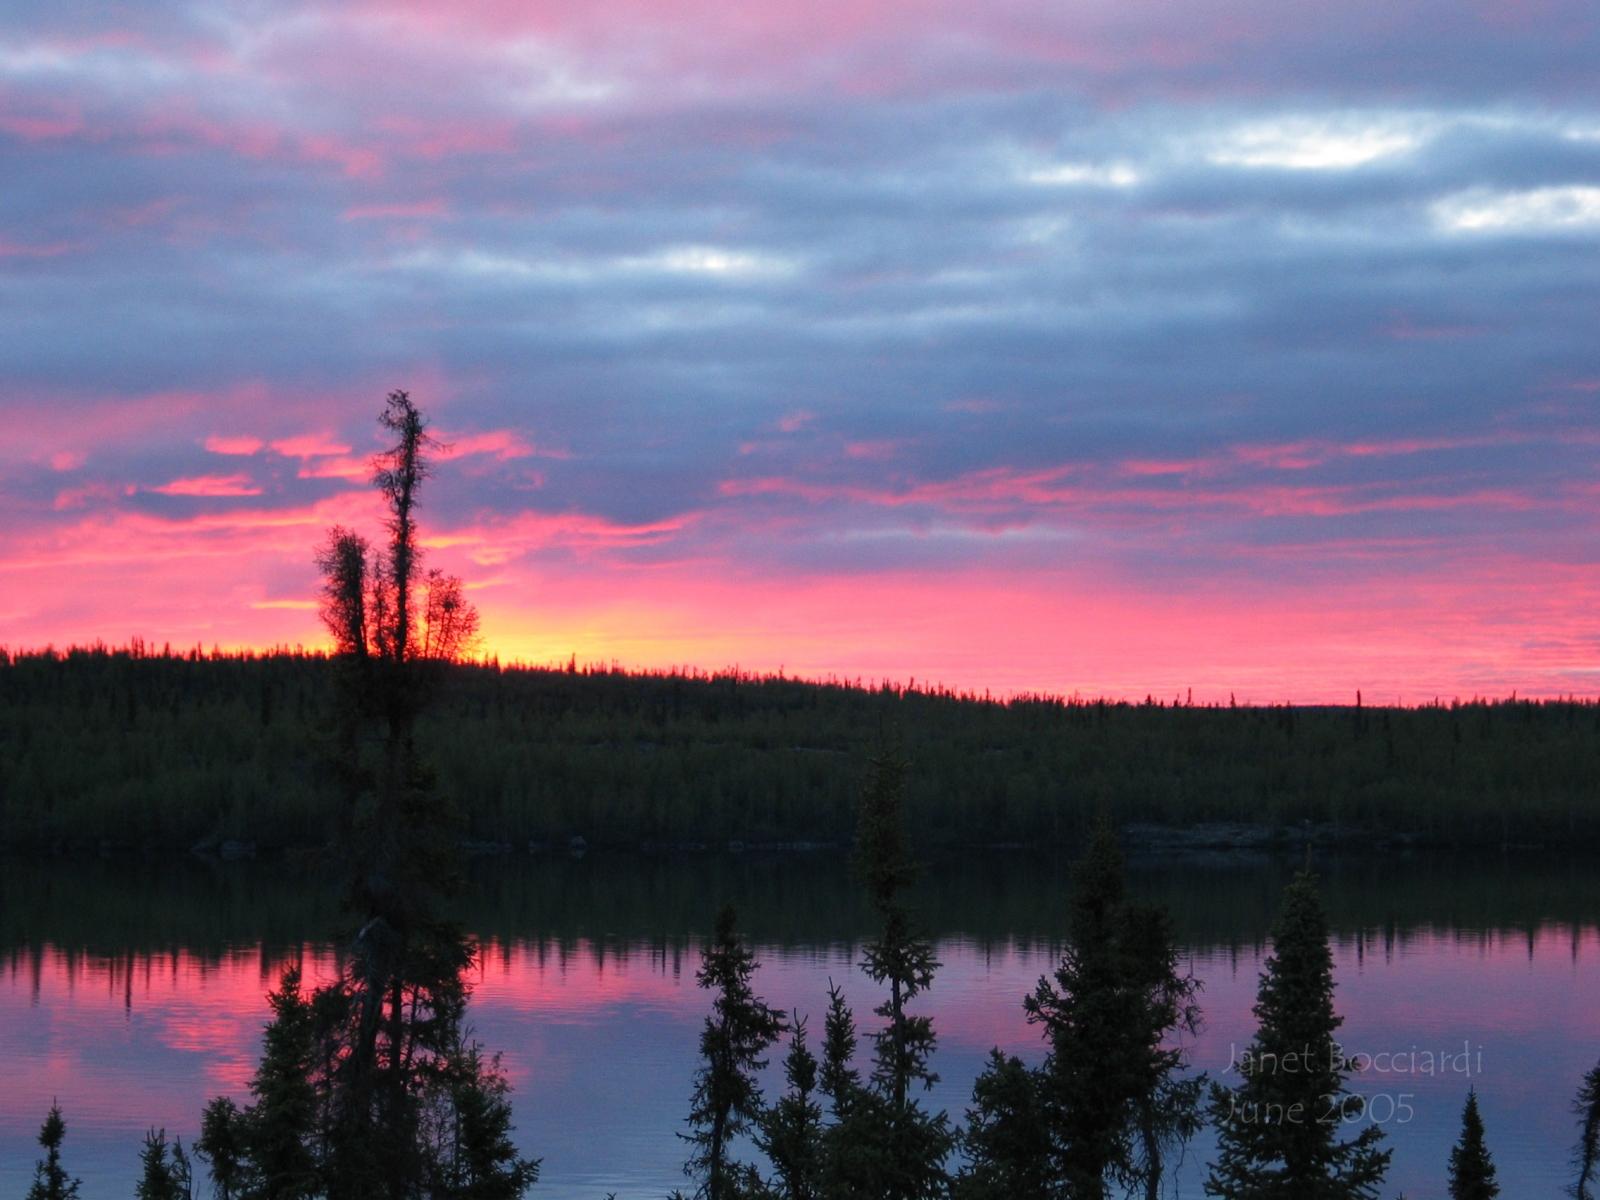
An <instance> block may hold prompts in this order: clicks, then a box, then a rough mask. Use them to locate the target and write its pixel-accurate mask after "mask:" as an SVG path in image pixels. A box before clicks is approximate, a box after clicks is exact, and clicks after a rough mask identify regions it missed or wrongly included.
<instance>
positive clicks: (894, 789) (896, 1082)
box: [823, 749, 955, 1200]
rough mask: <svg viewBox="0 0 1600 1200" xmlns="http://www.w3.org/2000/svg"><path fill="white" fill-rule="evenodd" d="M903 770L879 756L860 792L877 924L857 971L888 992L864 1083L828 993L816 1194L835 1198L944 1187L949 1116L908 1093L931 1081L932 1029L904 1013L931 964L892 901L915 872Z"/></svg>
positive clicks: (862, 839) (850, 1036)
mask: <svg viewBox="0 0 1600 1200" xmlns="http://www.w3.org/2000/svg"><path fill="white" fill-rule="evenodd" d="M907 770H908V764H907V763H906V760H905V759H904V758H903V757H902V756H901V755H900V753H899V752H898V750H894V749H881V750H880V751H879V752H878V753H877V755H875V756H874V758H873V760H872V762H871V765H870V770H869V774H868V776H867V780H866V783H865V785H864V786H863V787H862V790H861V803H860V809H859V814H858V818H857V826H856V841H855V868H856V873H857V876H858V877H859V878H860V880H861V883H862V885H863V887H864V888H865V889H866V892H867V895H868V897H869V898H870V899H871V901H872V903H873V906H874V908H876V909H877V911H878V915H879V917H880V919H881V920H882V922H883V928H882V932H881V933H880V934H879V935H878V936H877V937H876V938H874V939H873V940H872V941H870V942H868V943H867V945H866V947H865V949H864V952H863V956H862V962H861V969H862V970H863V971H864V972H866V974H867V976H868V978H870V979H871V980H872V981H873V982H874V983H877V984H879V985H883V984H887V985H888V988H889V994H888V995H887V996H886V997H885V998H884V1001H883V1003H882V1004H880V1005H878V1006H877V1007H876V1008H874V1009H873V1012H874V1013H876V1014H877V1015H878V1016H879V1017H880V1018H882V1019H883V1024H882V1026H881V1027H880V1028H879V1029H878V1030H877V1031H875V1032H874V1033H873V1034H872V1043H873V1065H872V1071H871V1074H870V1076H869V1077H868V1079H867V1081H866V1083H865V1084H863V1083H861V1082H860V1081H859V1078H858V1077H857V1076H856V1075H855V1073H854V1068H852V1067H849V1065H848V1064H849V1056H848V1055H847V1054H844V1050H845V1047H846V1046H848V1047H849V1048H850V1049H851V1050H853V1048H854V1041H855V1025H854V1017H853V1015H852V1014H851V1013H850V1011H849V1009H848V1007H847V1006H846V1005H845V1004H844V1001H843V998H842V997H841V996H840V995H839V993H838V991H837V989H834V990H833V991H832V992H831V993H830V1006H829V1013H828V1040H827V1043H826V1044H825V1046H824V1070H823V1074H824V1091H825V1092H826V1093H827V1094H828V1095H829V1098H830V1099H831V1100H832V1102H833V1107H834V1114H835V1120H834V1122H833V1124H832V1125H830V1126H829V1127H828V1128H827V1129H826V1131H825V1132H824V1135H823V1146H824V1178H825V1180H826V1185H825V1191H826V1194H829V1195H834V1196H851V1197H855V1196H860V1197H869V1196H870V1197H874V1198H875V1200H921V1198H923V1197H928V1196H938V1195H942V1194H943V1193H944V1192H945V1191H946V1190H947V1189H948V1187H949V1183H950V1176H949V1173H948V1172H947V1171H946V1170H945V1166H944V1163H945V1160H946V1159H947V1158H948V1157H949V1155H950V1152H951V1150H952V1149H953V1148H954V1145H955V1134H954V1133H953V1131H952V1130H951V1129H950V1122H949V1118H948V1117H947V1116H946V1115H945V1114H944V1113H943V1112H939V1113H929V1112H927V1111H926V1110H925V1109H924V1108H923V1107H922V1105H921V1103H920V1102H919V1101H918V1100H917V1099H915V1098H914V1097H913V1096H912V1095H911V1090H912V1088H913V1087H915V1086H916V1085H918V1084H921V1085H922V1087H923V1088H924V1089H926V1088H931V1087H932V1086H933V1085H934V1084H935V1083H936V1082H938V1079H939V1077H938V1075H937V1074H935V1073H934V1072H933V1070H932V1068H931V1066H930V1059H931V1058H932V1055H933V1051H934V1046H935V1044H936V1038H935V1036H934V1032H933V1021H932V1019H931V1018H929V1017H926V1016H916V1015H913V1014H911V1013H909V1012H908V1011H907V1010H906V1005H907V1004H908V1003H909V1002H910V1001H911V1000H913V999H915V998H916V997H917V996H918V995H919V994H921V993H922V992H923V991H925V990H926V989H927V988H928V987H929V985H930V984H931V983H932V982H933V975H934V972H935V970H937V969H938V966H939V963H938V962H937V960H935V958H934V954H933V943H932V942H930V941H929V940H928V939H927V938H925V937H923V936H921V935H920V934H919V933H918V932H917V931H916V929H915V927H914V925H913V922H912V919H911V914H910V912H909V911H908V910H907V909H906V908H905V906H904V905H903V904H901V903H900V900H899V894H900V892H901V891H902V890H903V889H904V888H906V887H907V886H909V885H910V884H911V883H912V882H913V881H914V880H915V879H916V877H917V875H918V873H919V868H918V867H917V866H916V865H915V864H913V863H912V862H911V858H910V853H909V849H908V846H907V841H906V828H905V825H906V816H905V781H906V774H907ZM842 1054H843V1055H844V1056H843V1057H840V1056H841V1055H842Z"/></svg>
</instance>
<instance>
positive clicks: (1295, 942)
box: [1205, 872, 1390, 1200]
mask: <svg viewBox="0 0 1600 1200" xmlns="http://www.w3.org/2000/svg"><path fill="white" fill-rule="evenodd" d="M1272 946H1273V952H1272V954H1271V956H1269V957H1268V959H1267V963H1266V970H1265V971H1264V972H1263V973H1262V976H1261V988H1260V992H1259V994H1258V997H1257V1000H1256V1005H1255V1008H1254V1012H1255V1015H1256V1020H1257V1021H1258V1022H1259V1024H1258V1027H1257V1031H1256V1036H1255V1039H1254V1040H1253V1041H1252V1043H1251V1044H1250V1047H1249V1048H1248V1050H1247V1051H1246V1052H1245V1053H1244V1054H1243V1055H1242V1056H1241V1066H1240V1068H1239V1070H1240V1074H1241V1076H1242V1077H1243V1078H1242V1082H1241V1083H1240V1085H1239V1086H1238V1087H1237V1088H1234V1089H1231V1090H1230V1089H1227V1088H1223V1087H1221V1086H1215V1085H1214V1086H1213V1088H1212V1092H1211V1116H1212V1120H1213V1121H1214V1122H1215V1124H1216V1126H1217V1161H1216V1162H1215V1163H1213V1164H1212V1167H1211V1174H1210V1177H1209V1178H1208V1179H1207V1180H1206V1184H1205V1190H1206V1194H1207V1195H1210V1196H1221V1197H1224V1198H1225V1200H1370V1198H1371V1197H1375V1196H1376V1195H1377V1194H1378V1187H1379V1184H1380V1183H1381V1181H1382V1179H1383V1176H1384V1172H1385V1171H1386V1170H1387V1169H1388V1166H1389V1155H1390V1152H1389V1151H1387V1150H1380V1149H1379V1148H1378V1143H1379V1142H1380V1140H1381V1139H1382V1137H1383V1133H1382V1130H1380V1129H1379V1128H1378V1127H1377V1126H1376V1125H1369V1126H1368V1127H1367V1128H1365V1129H1363V1130H1362V1131H1361V1132H1360V1133H1358V1134H1356V1136H1355V1137H1353V1138H1351V1139H1349V1140H1341V1139H1340V1136H1339V1135H1340V1133H1341V1132H1342V1131H1343V1128H1344V1117H1345V1115H1346V1112H1347V1111H1348V1110H1347V1108H1346V1102H1347V1098H1348V1092H1347V1090H1346V1078H1347V1076H1348V1074H1349V1072H1350V1069H1351V1067H1350V1063H1349V1062H1348V1060H1346V1059H1344V1058H1341V1057H1340V1056H1339V1053H1338V1043H1337V1042H1336V1041H1335V1040H1334V1034H1335V1032H1336V1031H1337V1030H1338V1028H1339V1026H1340V1024H1341V1023H1342V1018H1341V1017H1339V1015H1338V1014H1337V1013H1336V1012H1335V1011H1334V1007H1333V990H1334V982H1333V955H1332V952H1331V951H1330V950H1329V948H1328V918H1327V914H1326V913H1325V911H1324V910H1323V907H1322V900H1321V897H1320V896H1319V895H1318V894H1317V889H1316V884H1315V881H1314V877H1313V876H1312V875H1311V874H1310V872H1302V873H1301V874H1300V875H1298V876H1297V877H1296V878H1295V881H1294V882H1293V883H1292V884H1290V885H1289V887H1288V888H1287V889H1286V891H1285V893H1284V903H1283V912H1282V914H1281V915H1280V916H1279V918H1278V922H1277V925H1276V926H1275V927H1274V929H1273V935H1272Z"/></svg>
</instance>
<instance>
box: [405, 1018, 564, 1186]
mask: <svg viewBox="0 0 1600 1200" xmlns="http://www.w3.org/2000/svg"><path fill="white" fill-rule="evenodd" d="M448 1070H449V1073H450V1104H449V1107H448V1110H447V1111H446V1114H445V1119H446V1120H447V1122H448V1125H447V1127H446V1129H445V1130H444V1134H445V1136H446V1137H447V1138H448V1141H449V1146H448V1153H446V1154H445V1155H443V1156H442V1158H441V1160H440V1161H439V1163H438V1166H437V1168H436V1170H437V1176H436V1178H435V1179H434V1181H433V1184H434V1186H433V1188H432V1189H431V1190H432V1194H433V1196H434V1197H435V1198H436V1200H517V1198H518V1197H520V1196H521V1195H522V1193H523V1192H525V1191H527V1190H528V1188H529V1187H531V1186H532V1185H533V1183H534V1182H535V1181H536V1180H537V1179H538V1178H539V1164H538V1163H536V1162H530V1161H528V1160H527V1159H524V1158H522V1157H521V1156H520V1155H519V1154H518V1153H517V1147H516V1144H515V1143H513V1142H512V1140H511V1130H512V1124H511V1102H510V1100H509V1099H508V1093H509V1091H510V1088H509V1087H508V1085H507V1084H506V1081H505V1076H504V1075H503V1074H502V1072H501V1070H500V1056H499V1055H495V1056H494V1057H493V1058H492V1059H490V1060H489V1061H488V1062H484V1061H483V1055H482V1048H481V1047H479V1046H478V1045H477V1044H476V1043H473V1044H470V1045H467V1046H464V1047H461V1048H459V1049H458V1050H457V1052H456V1055H455V1056H454V1058H453V1060H452V1061H451V1062H450V1063H449V1066H448Z"/></svg>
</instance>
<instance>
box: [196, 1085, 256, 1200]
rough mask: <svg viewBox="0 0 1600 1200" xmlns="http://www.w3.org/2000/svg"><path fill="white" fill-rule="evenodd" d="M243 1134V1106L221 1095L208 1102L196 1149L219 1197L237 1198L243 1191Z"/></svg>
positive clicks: (203, 1114) (227, 1199) (223, 1198)
mask: <svg viewBox="0 0 1600 1200" xmlns="http://www.w3.org/2000/svg"><path fill="white" fill-rule="evenodd" d="M241 1134H242V1122H241V1120H240V1113H239V1106H238V1105H236V1104H235V1103H234V1102H233V1100H232V1099H231V1098H230V1097H227V1096H218V1097H217V1098H216V1099H215V1100H213V1101H212V1102H211V1103H210V1104H208V1105H206V1107H205V1111H204V1112H203V1113H202V1114H201V1115H200V1136H199V1137H198V1138H197V1139H196V1140H195V1144H194V1151H195V1157H196V1158H198V1159H199V1160H200V1161H201V1162H203V1163H205V1164H206V1167H207V1169H208V1171H209V1172H210V1175H211V1187H212V1191H213V1194H214V1195H215V1197H216V1200H234V1197H235V1196H237V1195H238V1194H239V1188H240V1184H241V1183H242V1175H241V1168H242V1166H243V1163H242V1159H243V1155H244V1153H245V1148H244V1144H243V1141H242V1138H241Z"/></svg>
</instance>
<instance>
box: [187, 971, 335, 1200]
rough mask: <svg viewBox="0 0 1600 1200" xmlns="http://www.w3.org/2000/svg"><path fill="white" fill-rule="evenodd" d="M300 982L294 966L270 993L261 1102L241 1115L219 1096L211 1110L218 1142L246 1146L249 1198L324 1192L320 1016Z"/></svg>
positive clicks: (259, 1076)
mask: <svg viewBox="0 0 1600 1200" xmlns="http://www.w3.org/2000/svg"><path fill="white" fill-rule="evenodd" d="M300 985H301V979H300V968H299V967H290V968H289V969H288V970H286V971H285V972H284V973H283V977H282V979H281V980H280V981H279V984H278V990H277V991H275V992H272V993H270V994H269V995H268V997H267V1002H268V1004H269V1005H271V1008H272V1020H271V1022H270V1023H269V1024H268V1025H267V1028H266V1031H265V1034H264V1036H263V1045H262V1053H261V1062H260V1064H259V1065H258V1066H257V1067H256V1074H255V1078H254V1079H252V1080H251V1081H250V1093H251V1095H253V1096H254V1097H255V1103H254V1104H253V1105H251V1106H250V1108H248V1109H247V1110H246V1111H245V1113H243V1114H241V1115H238V1116H235V1115H234V1114H232V1113H231V1112H228V1111H227V1110H225V1109H222V1108H219V1107H218V1105H217V1103H216V1102H215V1101H213V1102H212V1103H211V1105H210V1106H209V1107H208V1108H207V1114H208V1115H212V1114H214V1115H212V1132H213V1133H214V1137H213V1139H212V1142H211V1144H212V1145H213V1146H215V1145H218V1144H219V1143H221V1144H228V1143H230V1142H231V1143H234V1144H238V1143H242V1144H243V1150H244V1153H243V1155H242V1156H241V1157H242V1158H244V1160H245V1163H246V1165H245V1166H244V1167H243V1168H242V1170H241V1172H240V1173H241V1175H242V1180H241V1183H242V1186H241V1187H240V1193H239V1194H240V1195H241V1196H243V1197H245V1198H246V1200H306V1198H307V1197H310V1196H313V1195H315V1194H317V1191H318V1185H319V1175H318V1163H317V1159H316V1155H315V1152H314V1150H315V1135H316V1133H317V1125H318V1121H317V1116H318V1114H317V1107H318V1104H317V1094H316V1091H315V1089H314V1087H313V1086H312V1082H311V1076H312V1072H313V1070H314V1069H315V1067H316V1065H317V1064H316V1059H317V1053H316V1052H317V1045H316V1018H315V1015H314V1013H313V1012H312V1004H311V999H310V998H309V997H307V996H306V995H305V993H304V992H302V991H301V986H300ZM223 1122H226V1124H225V1125H224V1124H222V1123H223ZM202 1129H205V1124H204V1122H202ZM236 1153H237V1151H236Z"/></svg>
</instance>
